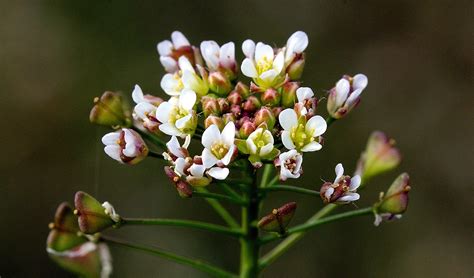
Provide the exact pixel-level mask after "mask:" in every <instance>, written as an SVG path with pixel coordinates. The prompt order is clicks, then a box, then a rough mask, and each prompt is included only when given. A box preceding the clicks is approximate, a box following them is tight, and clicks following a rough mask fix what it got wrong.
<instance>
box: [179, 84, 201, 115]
mask: <svg viewBox="0 0 474 278" xmlns="http://www.w3.org/2000/svg"><path fill="white" fill-rule="evenodd" d="M196 98H197V97H196V93H195V92H194V91H193V90H190V89H184V90H182V91H181V94H180V95H179V106H180V107H181V108H182V109H184V110H186V111H191V110H193V107H194V104H195V103H196Z"/></svg>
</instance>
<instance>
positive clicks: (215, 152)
mask: <svg viewBox="0 0 474 278" xmlns="http://www.w3.org/2000/svg"><path fill="white" fill-rule="evenodd" d="M234 138H235V125H234V123H233V122H229V123H228V124H226V126H225V127H224V129H223V130H222V132H220V131H219V128H218V127H217V126H216V125H211V126H209V127H208V128H207V129H206V130H205V131H204V133H203V134H202V140H201V142H202V145H203V146H204V150H203V152H202V162H203V165H204V166H205V167H206V169H209V170H208V174H209V175H210V176H211V177H213V178H216V179H219V180H223V179H225V178H226V177H227V175H228V174H229V169H228V168H226V167H225V166H227V165H229V163H230V161H231V159H232V156H233V155H234V152H235V145H234ZM216 164H217V165H218V166H221V167H222V168H221V167H213V166H214V165H216ZM211 167H212V168H211Z"/></svg>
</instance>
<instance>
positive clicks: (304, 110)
mask: <svg viewBox="0 0 474 278" xmlns="http://www.w3.org/2000/svg"><path fill="white" fill-rule="evenodd" d="M296 97H297V99H298V103H297V106H298V107H299V114H300V115H306V114H308V113H310V114H313V113H314V107H315V99H314V93H313V90H311V88H309V87H300V88H298V89H297V90H296Z"/></svg>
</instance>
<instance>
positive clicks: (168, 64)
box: [160, 56, 178, 73]
mask: <svg viewBox="0 0 474 278" xmlns="http://www.w3.org/2000/svg"><path fill="white" fill-rule="evenodd" d="M160 62H161V65H162V66H163V67H164V68H165V71H166V72H170V73H173V72H176V71H178V62H176V60H175V59H173V58H171V57H169V56H161V57H160Z"/></svg>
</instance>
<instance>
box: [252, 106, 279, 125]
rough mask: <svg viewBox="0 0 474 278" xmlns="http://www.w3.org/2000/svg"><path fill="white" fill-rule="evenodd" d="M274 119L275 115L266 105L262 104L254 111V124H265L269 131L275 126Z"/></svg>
mask: <svg viewBox="0 0 474 278" xmlns="http://www.w3.org/2000/svg"><path fill="white" fill-rule="evenodd" d="M275 121H276V118H275V115H273V112H272V111H271V110H270V108H268V107H265V106H264V107H262V108H260V109H259V110H258V111H257V112H256V113H255V120H254V123H255V126H260V125H261V124H265V125H266V126H267V129H269V130H270V131H271V130H272V129H273V127H274V126H275Z"/></svg>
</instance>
